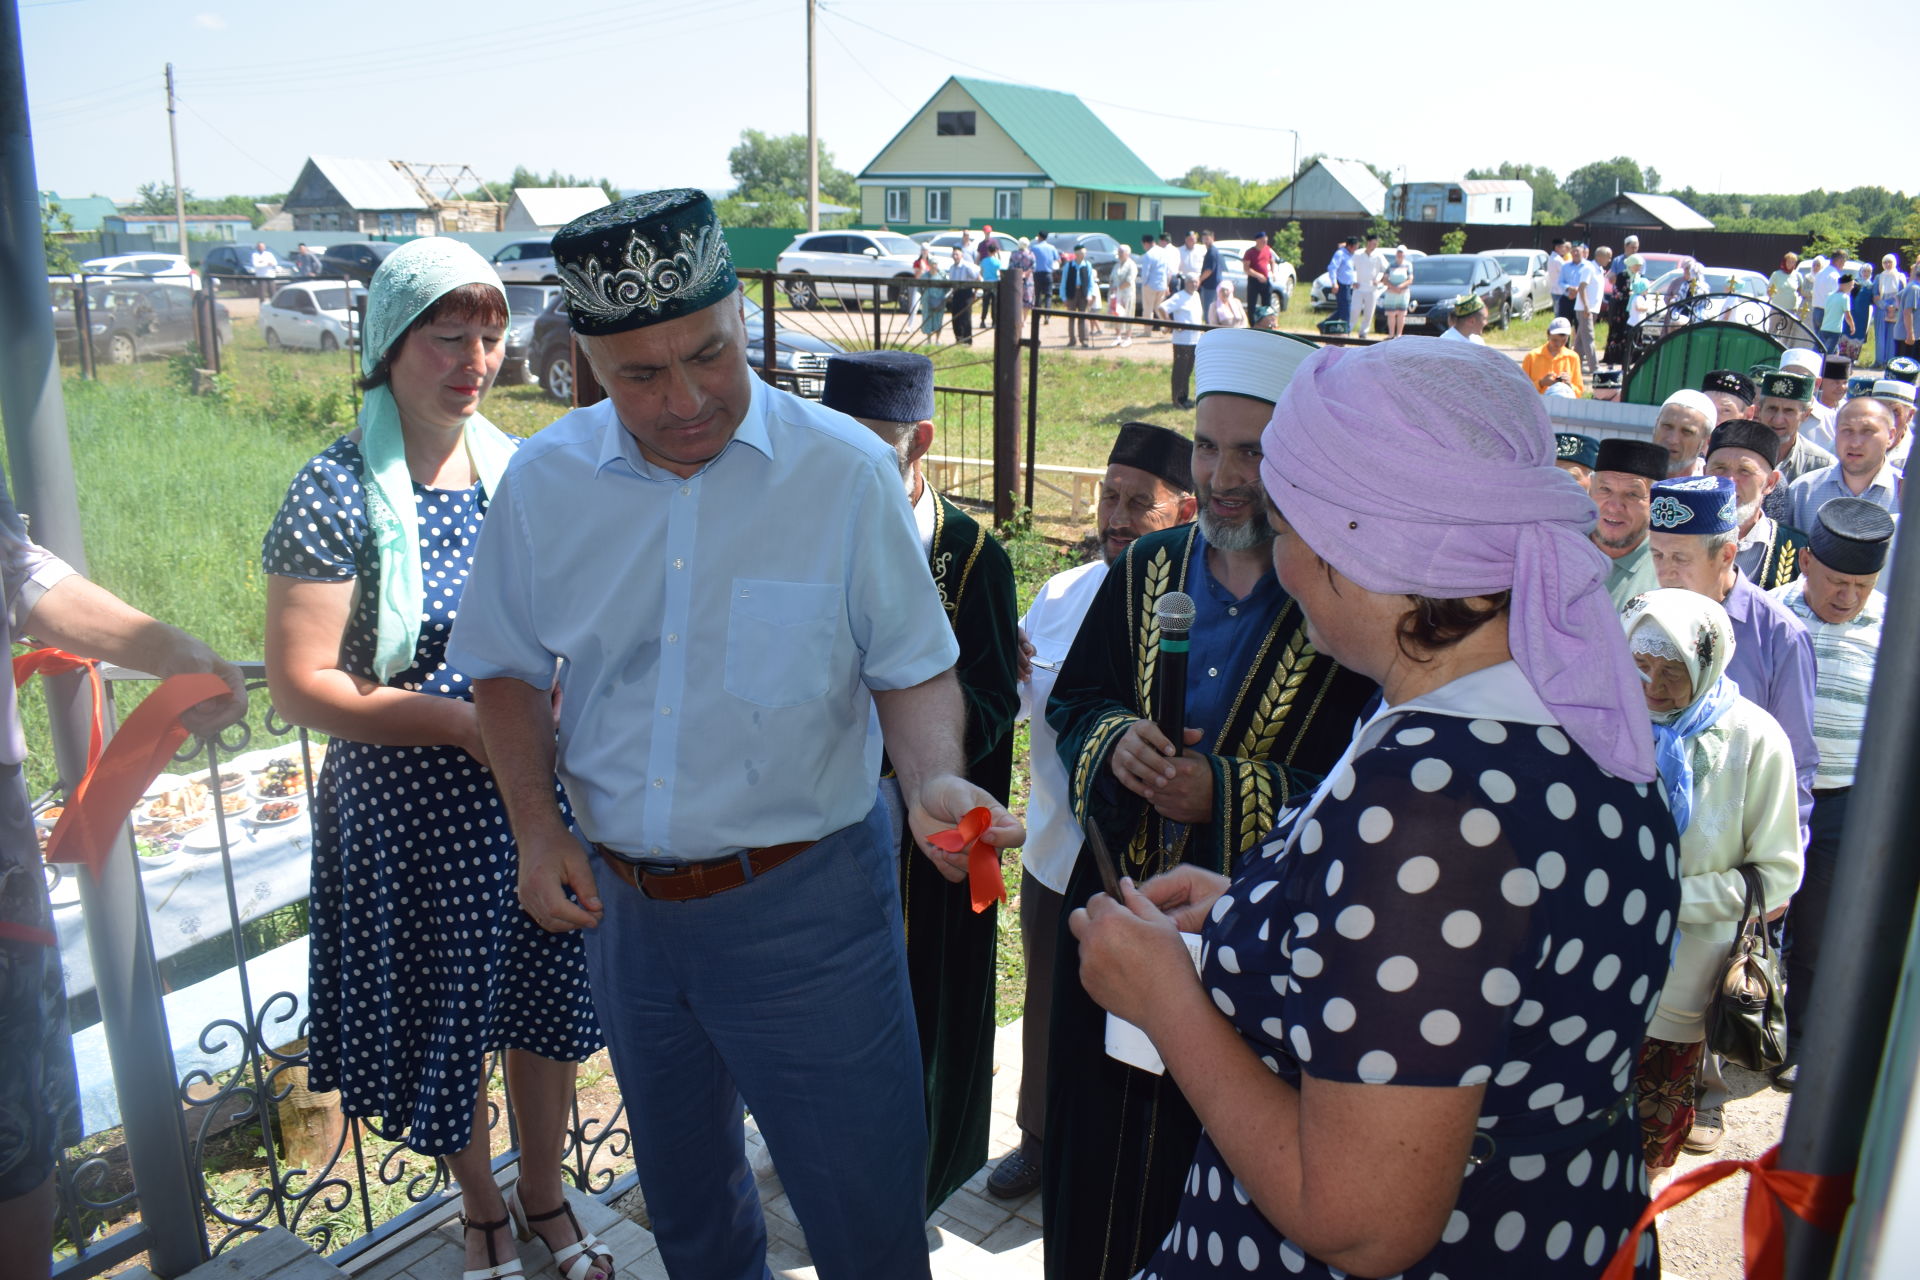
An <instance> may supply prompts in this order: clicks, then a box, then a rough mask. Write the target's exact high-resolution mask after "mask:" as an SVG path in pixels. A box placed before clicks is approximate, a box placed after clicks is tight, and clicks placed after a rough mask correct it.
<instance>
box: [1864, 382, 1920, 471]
mask: <svg viewBox="0 0 1920 1280" xmlns="http://www.w3.org/2000/svg"><path fill="white" fill-rule="evenodd" d="M1869 396H1870V398H1872V399H1874V400H1884V401H1886V402H1887V403H1888V404H1890V405H1892V406H1893V447H1892V448H1891V449H1889V450H1887V463H1888V465H1889V466H1891V467H1892V468H1893V469H1894V470H1895V471H1896V472H1898V473H1899V475H1900V478H1901V479H1902V480H1904V479H1906V475H1907V454H1908V452H1909V451H1911V450H1912V448H1913V413H1914V398H1913V384H1912V383H1910V382H1901V381H1900V380H1898V379H1897V378H1881V379H1879V380H1878V381H1876V382H1875V383H1874V384H1873V390H1872V391H1871V392H1870V393H1869Z"/></svg>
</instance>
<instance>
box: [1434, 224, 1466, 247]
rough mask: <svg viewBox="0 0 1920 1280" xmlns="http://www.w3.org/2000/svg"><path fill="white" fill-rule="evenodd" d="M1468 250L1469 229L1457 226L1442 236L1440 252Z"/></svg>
mask: <svg viewBox="0 0 1920 1280" xmlns="http://www.w3.org/2000/svg"><path fill="white" fill-rule="evenodd" d="M1466 251H1467V229H1466V228H1465V227H1455V228H1454V229H1453V230H1451V231H1449V232H1447V234H1445V235H1443V236H1441V237H1440V252H1442V253H1465V252H1466Z"/></svg>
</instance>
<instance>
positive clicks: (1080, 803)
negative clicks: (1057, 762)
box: [1070, 711, 1136, 822]
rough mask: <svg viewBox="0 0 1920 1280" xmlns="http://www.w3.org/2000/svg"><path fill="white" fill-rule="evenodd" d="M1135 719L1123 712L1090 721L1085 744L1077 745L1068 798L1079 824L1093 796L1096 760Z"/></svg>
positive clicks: (1097, 766) (1108, 714) (1105, 752)
mask: <svg viewBox="0 0 1920 1280" xmlns="http://www.w3.org/2000/svg"><path fill="white" fill-rule="evenodd" d="M1135 718H1136V717H1134V716H1131V715H1128V714H1127V713H1126V712H1124V711H1109V712H1107V713H1106V714H1105V715H1103V716H1101V717H1100V718H1099V719H1098V720H1096V721H1094V724H1093V728H1091V729H1089V730H1088V731H1087V736H1086V739H1085V741H1083V742H1082V743H1081V744H1080V754H1079V755H1078V756H1076V757H1075V758H1074V762H1073V785H1072V790H1071V792H1070V795H1071V797H1072V799H1073V810H1074V816H1076V817H1078V818H1079V819H1080V820H1081V821H1082V822H1085V821H1086V819H1087V800H1088V797H1090V796H1091V795H1092V794H1093V775H1094V771H1095V770H1096V769H1098V768H1099V766H1100V761H1101V760H1102V759H1103V758H1104V757H1105V756H1106V754H1107V749H1108V748H1109V747H1111V746H1112V745H1113V740H1114V739H1115V738H1117V737H1119V736H1120V735H1121V734H1123V733H1125V732H1126V731H1127V726H1128V725H1130V724H1132V723H1133V722H1134V720H1135Z"/></svg>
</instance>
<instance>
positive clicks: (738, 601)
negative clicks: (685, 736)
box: [726, 578, 845, 707]
mask: <svg viewBox="0 0 1920 1280" xmlns="http://www.w3.org/2000/svg"><path fill="white" fill-rule="evenodd" d="M844 613H845V607H844V605H843V604H842V599H841V589H840V587H839V586H837V585H835V584H832V583H817V582H778V581H774V580H772V579H768V578H735V579H734V580H733V591H732V593H731V600H730V605H729V608H728V611H727V666H726V671H727V674H726V689H727V692H728V693H730V694H732V695H733V696H734V697H736V698H739V699H741V700H742V701H745V702H751V703H754V704H755V705H756V706H762V707H796V706H799V705H800V704H801V703H803V702H812V701H813V700H814V699H816V698H819V697H821V696H823V695H824V694H825V693H826V692H827V687H828V685H829V684H830V683H831V682H832V675H833V661H834V649H835V643H834V642H835V639H836V637H837V636H838V634H839V632H840V629H841V620H842V616H843V615H844Z"/></svg>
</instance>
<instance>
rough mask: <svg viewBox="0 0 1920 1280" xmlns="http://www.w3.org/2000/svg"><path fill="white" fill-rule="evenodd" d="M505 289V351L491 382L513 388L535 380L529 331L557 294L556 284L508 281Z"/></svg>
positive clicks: (531, 340)
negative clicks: (510, 282) (495, 375)
mask: <svg viewBox="0 0 1920 1280" xmlns="http://www.w3.org/2000/svg"><path fill="white" fill-rule="evenodd" d="M506 290H507V354H506V357H505V358H504V359H502V360H501V361H500V376H499V377H498V378H496V379H494V381H495V383H496V384H497V385H499V386H503V387H517V386H519V385H521V384H522V383H526V382H538V381H539V379H538V378H536V377H534V376H533V360H532V355H533V334H534V329H535V326H536V325H537V324H538V323H539V320H540V317H541V316H542V315H544V314H546V310H547V308H548V307H549V306H551V305H552V303H553V300H554V299H555V298H556V297H558V296H559V294H560V286H559V285H557V284H510V285H507V286H506Z"/></svg>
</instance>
